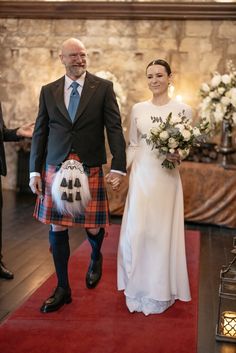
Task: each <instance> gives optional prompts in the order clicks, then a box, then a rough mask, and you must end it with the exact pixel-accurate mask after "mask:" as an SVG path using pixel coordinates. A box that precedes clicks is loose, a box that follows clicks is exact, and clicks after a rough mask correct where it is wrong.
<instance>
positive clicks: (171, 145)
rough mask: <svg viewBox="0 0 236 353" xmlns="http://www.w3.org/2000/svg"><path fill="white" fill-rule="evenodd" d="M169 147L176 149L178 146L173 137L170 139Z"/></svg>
mask: <svg viewBox="0 0 236 353" xmlns="http://www.w3.org/2000/svg"><path fill="white" fill-rule="evenodd" d="M168 146H169V147H170V148H176V147H177V146H178V141H176V140H175V139H174V138H173V137H170V138H169V140H168Z"/></svg>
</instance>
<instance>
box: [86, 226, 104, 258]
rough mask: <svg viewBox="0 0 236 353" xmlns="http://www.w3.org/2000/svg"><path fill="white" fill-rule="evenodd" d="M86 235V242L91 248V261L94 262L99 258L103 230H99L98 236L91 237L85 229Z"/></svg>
mask: <svg viewBox="0 0 236 353" xmlns="http://www.w3.org/2000/svg"><path fill="white" fill-rule="evenodd" d="M86 232H87V235H88V241H89V242H90V244H91V246H92V254H91V259H92V260H94V261H97V260H98V259H99V256H100V250H101V247H102V242H103V238H104V234H105V230H104V228H100V230H99V232H98V234H96V235H92V234H91V233H90V232H89V231H88V230H87V229H86Z"/></svg>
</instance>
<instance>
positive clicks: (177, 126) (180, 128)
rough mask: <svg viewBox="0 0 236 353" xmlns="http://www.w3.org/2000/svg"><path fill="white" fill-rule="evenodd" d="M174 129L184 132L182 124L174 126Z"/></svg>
mask: <svg viewBox="0 0 236 353" xmlns="http://www.w3.org/2000/svg"><path fill="white" fill-rule="evenodd" d="M175 127H176V128H177V129H178V130H179V131H180V132H181V131H183V130H184V125H182V124H176V125H175Z"/></svg>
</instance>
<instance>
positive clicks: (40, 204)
mask: <svg viewBox="0 0 236 353" xmlns="http://www.w3.org/2000/svg"><path fill="white" fill-rule="evenodd" d="M68 159H77V160H79V158H78V157H77V156H76V155H72V154H70V155H69V157H68ZM57 169H58V167H57V166H53V165H46V168H45V171H44V172H43V174H42V183H43V195H42V197H41V198H40V197H37V200H36V205H35V209H34V214H33V215H34V217H35V218H36V219H37V220H39V221H40V222H42V223H44V224H56V225H61V226H67V227H72V226H81V227H83V228H96V227H98V226H99V227H106V226H108V225H109V207H108V199H107V193H106V188H105V182H104V175H103V170H102V167H85V171H86V173H87V175H88V182H89V188H90V193H91V200H90V201H89V204H88V206H87V207H86V209H85V212H84V214H82V215H78V216H76V217H72V216H71V215H63V214H60V213H59V212H58V211H57V209H56V207H55V205H54V202H53V200H52V194H51V185H52V180H53V177H54V175H55V172H56V171H57Z"/></svg>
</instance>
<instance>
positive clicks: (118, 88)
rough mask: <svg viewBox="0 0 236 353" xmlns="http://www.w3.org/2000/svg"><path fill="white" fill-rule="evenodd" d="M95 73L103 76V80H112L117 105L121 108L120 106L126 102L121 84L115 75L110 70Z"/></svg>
mask: <svg viewBox="0 0 236 353" xmlns="http://www.w3.org/2000/svg"><path fill="white" fill-rule="evenodd" d="M95 75H96V76H98V77H101V78H104V79H105V80H109V81H112V82H113V86H114V92H115V94H116V98H117V103H118V105H119V108H121V106H122V105H123V104H125V103H126V95H125V94H124V92H123V89H122V87H121V84H120V83H119V82H118V80H117V77H116V76H115V75H113V74H112V73H111V72H110V71H98V72H96V73H95Z"/></svg>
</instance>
